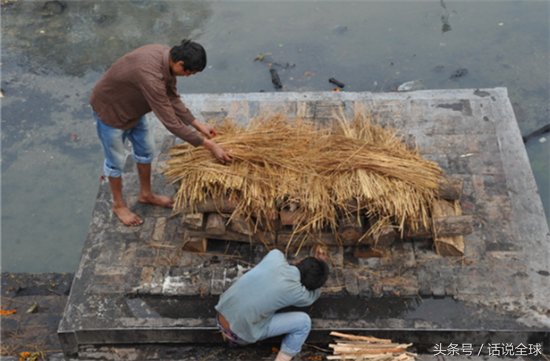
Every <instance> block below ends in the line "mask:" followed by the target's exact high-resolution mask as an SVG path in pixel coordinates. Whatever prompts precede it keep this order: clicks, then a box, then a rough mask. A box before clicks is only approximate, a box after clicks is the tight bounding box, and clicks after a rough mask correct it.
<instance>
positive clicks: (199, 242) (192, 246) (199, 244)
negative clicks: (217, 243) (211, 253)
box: [182, 237, 208, 253]
mask: <svg viewBox="0 0 550 361" xmlns="http://www.w3.org/2000/svg"><path fill="white" fill-rule="evenodd" d="M207 248H208V240H207V239H206V238H194V237H193V238H189V240H187V241H186V242H184V244H183V247H182V249H183V250H184V251H189V252H197V253H204V252H206V249H207Z"/></svg>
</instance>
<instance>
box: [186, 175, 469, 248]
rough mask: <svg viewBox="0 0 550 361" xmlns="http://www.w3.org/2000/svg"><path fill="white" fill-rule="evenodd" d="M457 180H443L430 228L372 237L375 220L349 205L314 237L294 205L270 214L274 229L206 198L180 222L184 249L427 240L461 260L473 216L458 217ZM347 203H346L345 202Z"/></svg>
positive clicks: (387, 230) (230, 204) (389, 230)
mask: <svg viewBox="0 0 550 361" xmlns="http://www.w3.org/2000/svg"><path fill="white" fill-rule="evenodd" d="M461 193H462V181H461V180H460V179H456V178H450V177H444V178H443V181H442V183H441V186H440V188H439V192H438V194H439V198H438V199H436V200H435V201H434V202H433V203H432V210H431V218H430V224H429V226H428V227H419V228H417V229H415V230H411V229H405V232H404V233H403V234H400V233H399V232H398V231H397V226H391V225H388V226H385V227H384V229H382V230H379V231H378V232H377V234H376V236H373V235H372V234H371V233H370V232H369V230H370V227H372V226H373V225H375V224H377V221H378V219H377V218H376V217H375V216H373V215H372V214H369V212H368V210H366V209H360V208H358V207H357V206H355V205H352V204H350V205H349V207H348V209H347V210H346V211H345V212H344V211H340V212H338V213H339V214H340V216H339V218H338V228H337V231H336V232H333V231H332V230H327V231H325V232H319V233H317V234H314V235H312V234H303V233H301V232H299V230H297V224H296V219H298V218H299V217H298V213H299V212H300V209H299V208H298V207H299V205H297V206H293V207H288V206H287V207H283V208H281V209H278V210H274V211H273V212H272V214H273V215H272V220H273V224H274V225H275V227H274V229H270V230H268V229H265V228H263V227H262V226H261V225H257V224H255V222H254V220H253V219H246V218H244V217H240V216H238V215H237V214H235V209H236V207H237V203H238V202H237V201H236V200H234V199H229V198H225V199H216V200H214V199H207V200H205V201H203V202H201V203H199V204H198V205H197V207H196V208H195V209H194V210H193V211H192V212H191V211H189V212H185V213H184V216H183V218H182V223H183V225H184V228H185V233H184V243H185V246H184V247H185V248H186V249H187V250H191V251H199V252H204V251H206V247H207V242H208V241H207V240H208V239H220V240H226V241H236V242H260V243H263V244H266V245H270V246H275V247H279V248H288V249H296V248H298V247H300V245H301V244H302V243H304V241H306V242H307V243H308V244H311V242H310V241H313V243H321V244H324V245H327V246H340V245H341V246H354V245H367V246H371V247H373V248H378V249H384V248H388V247H390V246H391V245H392V244H393V243H394V242H395V241H397V240H399V239H432V240H433V241H434V245H435V249H436V251H437V253H438V254H440V255H445V256H460V255H462V254H463V253H464V238H463V236H464V235H467V234H469V233H471V231H472V217H471V216H467V215H462V213H461V208H460V203H459V200H458V199H459V198H460V195H461ZM350 203H351V202H350Z"/></svg>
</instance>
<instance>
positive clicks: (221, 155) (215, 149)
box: [202, 139, 232, 164]
mask: <svg viewBox="0 0 550 361" xmlns="http://www.w3.org/2000/svg"><path fill="white" fill-rule="evenodd" d="M202 145H203V146H204V147H205V148H206V149H208V150H209V151H210V152H212V154H213V155H214V157H216V159H217V160H218V161H219V162H220V163H222V164H225V163H227V162H230V161H231V160H232V158H231V155H230V154H229V153H228V152H226V151H225V149H223V148H222V147H221V146H220V145H219V144H217V143H216V142H214V141H213V140H210V139H205V140H204V142H203V143H202Z"/></svg>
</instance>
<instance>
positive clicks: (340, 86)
mask: <svg viewBox="0 0 550 361" xmlns="http://www.w3.org/2000/svg"><path fill="white" fill-rule="evenodd" d="M328 81H329V82H330V83H332V84H334V85H336V86H337V87H339V88H341V89H343V88H344V87H345V86H346V84H344V83H342V82H341V81H339V80H337V79H335V78H330V79H329V80H328Z"/></svg>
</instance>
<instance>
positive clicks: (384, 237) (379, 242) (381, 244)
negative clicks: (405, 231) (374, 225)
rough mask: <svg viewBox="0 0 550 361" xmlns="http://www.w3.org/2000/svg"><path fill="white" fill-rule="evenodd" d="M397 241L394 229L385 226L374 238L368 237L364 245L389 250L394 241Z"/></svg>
mask: <svg viewBox="0 0 550 361" xmlns="http://www.w3.org/2000/svg"><path fill="white" fill-rule="evenodd" d="M398 239H399V234H398V233H397V231H396V230H395V228H393V227H391V226H385V227H383V228H382V230H381V231H380V233H379V234H378V235H377V236H376V237H369V238H367V239H366V244H371V245H372V246H374V247H376V248H386V249H387V248H390V247H391V246H392V245H393V244H394V243H395V241H397V240H398Z"/></svg>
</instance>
